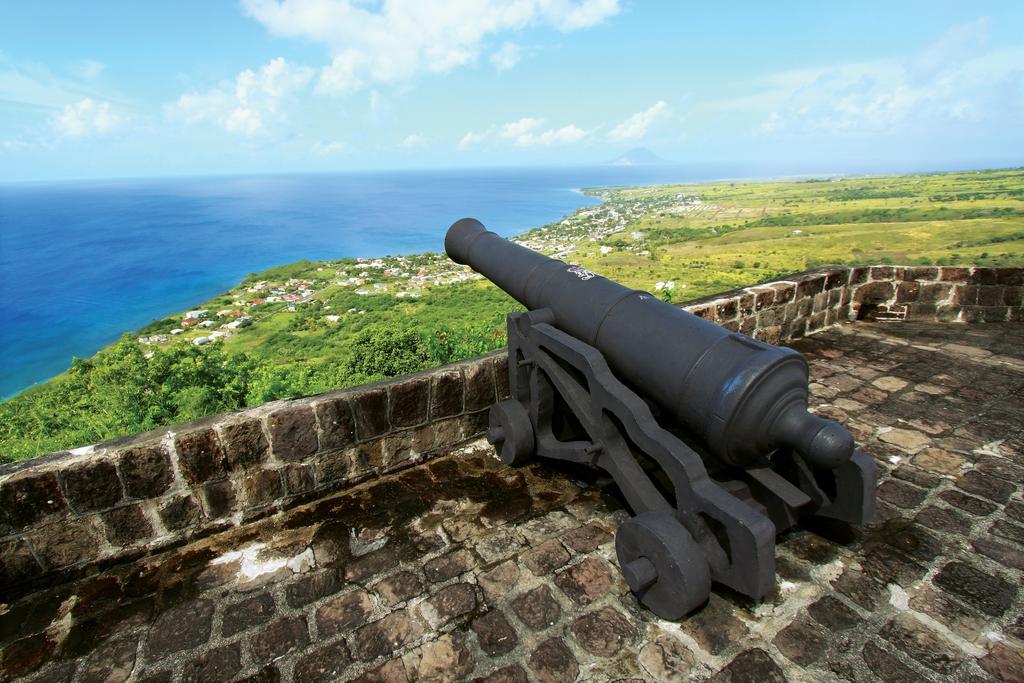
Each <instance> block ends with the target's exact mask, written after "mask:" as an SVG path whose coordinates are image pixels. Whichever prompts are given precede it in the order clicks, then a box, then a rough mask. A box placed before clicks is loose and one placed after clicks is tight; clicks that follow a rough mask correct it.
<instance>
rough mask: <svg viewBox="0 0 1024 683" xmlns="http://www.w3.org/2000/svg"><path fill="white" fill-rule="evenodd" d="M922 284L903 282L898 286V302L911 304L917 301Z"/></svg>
mask: <svg viewBox="0 0 1024 683" xmlns="http://www.w3.org/2000/svg"><path fill="white" fill-rule="evenodd" d="M920 293H921V285H920V283H917V282H901V283H899V285H898V286H897V287H896V303H898V304H909V303H913V302H915V301H917V297H918V294H920Z"/></svg>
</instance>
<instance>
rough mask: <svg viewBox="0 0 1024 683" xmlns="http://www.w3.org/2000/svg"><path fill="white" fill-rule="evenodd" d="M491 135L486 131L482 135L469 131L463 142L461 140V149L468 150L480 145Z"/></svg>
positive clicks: (463, 137)
mask: <svg viewBox="0 0 1024 683" xmlns="http://www.w3.org/2000/svg"><path fill="white" fill-rule="evenodd" d="M490 134H491V131H484V132H481V133H476V132H474V131H469V132H468V133H466V134H465V135H463V136H462V139H461V140H459V149H468V148H470V147H472V146H474V145H478V144H480V143H481V142H483V141H484V140H486V139H487V138H488V136H489V135H490Z"/></svg>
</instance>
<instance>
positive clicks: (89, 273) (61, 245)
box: [0, 164, 805, 398]
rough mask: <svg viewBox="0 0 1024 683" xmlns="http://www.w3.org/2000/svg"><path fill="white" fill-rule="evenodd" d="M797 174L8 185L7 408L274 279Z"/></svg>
mask: <svg viewBox="0 0 1024 683" xmlns="http://www.w3.org/2000/svg"><path fill="white" fill-rule="evenodd" d="M800 172H805V170H801V169H779V168H772V169H768V168H764V167H760V168H758V167H750V166H739V165H724V164H723V165H710V164H708V165H699V166H697V165H695V166H632V167H631V166H588V167H580V168H570V167H547V168H515V169H508V168H506V169H475V170H430V171H404V172H374V173H369V172H368V173H335V174H310V175H277V176H246V177H200V178H169V179H153V180H117V181H103V182H95V181H90V182H85V181H82V182H61V183H20V184H0V397H4V398H7V397H10V396H12V395H14V394H16V393H17V392H19V391H22V390H23V389H25V388H27V387H29V386H31V385H33V384H35V383H37V382H40V381H44V380H46V379H48V378H50V377H52V376H54V375H56V374H58V373H60V372H62V371H64V370H65V369H67V368H68V366H69V365H70V361H71V357H72V356H79V357H88V356H90V355H91V354H93V353H95V352H96V351H97V350H98V349H100V348H102V347H103V346H105V345H107V344H109V343H110V342H112V341H114V340H116V339H117V338H118V337H119V336H120V335H121V334H122V333H124V332H126V331H130V330H134V329H137V328H139V327H141V326H143V325H145V324H147V323H149V322H150V321H152V320H155V319H158V318H161V317H164V316H166V315H169V314H171V313H174V312H176V311H181V310H185V309H188V308H189V307H191V306H194V305H196V304H199V303H201V302H202V301H203V300H205V299H207V298H209V297H211V296H213V295H215V294H218V293H220V292H223V291H225V290H227V289H229V288H230V287H231V286H233V285H235V284H236V283H238V282H239V281H240V280H241V279H242V278H244V277H245V276H246V275H247V274H248V273H250V272H258V271H261V270H264V269H266V268H268V267H270V266H274V265H280V264H284V263H289V262H292V261H297V260H300V259H305V258H308V259H334V258H342V257H358V256H383V255H385V254H402V253H415V252H422V251H442V250H443V238H444V233H445V230H447V228H448V226H449V225H450V224H451V223H452V222H454V221H455V220H457V219H459V218H462V217H465V216H473V217H476V218H479V219H480V220H481V221H483V223H484V224H485V225H487V226H488V228H490V229H491V230H494V231H495V232H498V233H499V234H502V235H506V236H508V235H512V234H516V233H519V232H523V231H525V230H527V229H529V228H532V227H536V226H539V225H543V224H545V223H549V222H552V221H555V220H558V219H559V218H561V217H562V216H564V215H566V214H569V213H571V212H572V211H573V210H575V209H577V208H580V207H583V206H587V205H591V204H594V203H596V202H597V200H595V199H594V198H592V197H588V196H585V195H583V194H581V193H580V192H579V191H578V189H577V188H582V187H594V186H622V185H645V184H653V183H666V182H690V181H700V180H713V179H721V178H738V177H766V176H769V175H781V174H793V173H800Z"/></svg>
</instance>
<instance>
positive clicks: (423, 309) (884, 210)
mask: <svg viewBox="0 0 1024 683" xmlns="http://www.w3.org/2000/svg"><path fill="white" fill-rule="evenodd" d="M588 193H590V194H593V195H596V196H599V197H601V198H602V199H603V200H604V202H603V204H601V205H599V206H595V207H589V208H586V209H581V210H579V211H577V212H575V213H574V214H573V215H571V216H568V217H566V218H565V219H564V220H562V221H560V222H558V223H554V224H551V225H547V226H544V227H541V228H537V229H535V230H532V231H530V232H528V233H526V234H525V235H522V236H520V237H519V238H518V241H519V242H521V243H522V244H524V245H526V246H529V247H531V248H534V249H537V250H539V251H542V252H544V253H547V254H550V255H553V256H555V257H557V258H560V259H563V260H566V261H569V262H573V263H579V264H581V265H583V266H586V267H587V268H590V269H592V270H594V271H596V272H598V273H601V274H602V275H606V276H607V277H610V278H612V279H615V280H618V281H620V282H622V283H623V284H626V285H627V286H630V287H635V288H638V289H645V290H649V291H652V292H656V293H657V294H658V295H659V296H661V297H662V298H664V299H666V300H669V301H676V302H678V301H683V300H686V299H693V298H697V297H700V296H704V295H707V294H711V293H714V292H718V291H723V290H726V289H732V288H735V287H739V286H744V285H749V284H753V283H756V282H759V281H763V280H768V279H772V278H776V277H778V276H780V275H784V274H787V273H792V272H796V271H801V270H805V269H808V268H812V267H816V266H819V265H824V264H827V263H879V262H881V263H913V264H954V263H955V264H983V265H1024V170H1005V171H986V172H969V173H950V174H935V175H919V176H900V177H872V178H847V179H830V180H804V181H799V182H759V183H745V182H735V183H730V182H719V183H712V184H702V185H673V186H655V187H643V188H631V189H591V190H588ZM480 218H481V219H482V220H483V221H484V222H485V223H486V216H480ZM518 309H519V306H518V304H516V303H515V302H514V301H512V300H511V299H510V298H509V297H508V296H507V295H505V294H504V293H503V292H501V291H500V290H498V289H497V288H495V287H494V286H492V285H491V284H490V283H488V282H487V281H485V280H482V279H481V278H480V277H479V276H477V275H475V274H473V273H472V272H471V271H469V270H468V269H466V268H463V267H461V266H457V265H455V264H453V263H451V262H450V261H449V260H448V259H447V258H446V257H444V256H443V255H440V254H418V255H412V256H398V257H393V256H385V257H381V258H379V259H359V260H356V259H343V260H338V261H321V262H312V261H302V262H299V263H294V264H290V265H284V266H280V267H277V268H272V269H270V270H268V271H265V272H263V273H259V274H254V275H252V276H250V277H249V278H247V279H246V280H245V281H244V282H242V283H240V284H239V285H238V286H236V287H234V288H233V289H231V290H230V291H228V292H225V293H224V294H222V295H220V296H217V297H215V298H213V299H211V300H209V301H206V302H203V303H202V304H200V305H197V306H195V307H193V309H192V310H191V311H183V312H180V313H177V314H174V315H171V316H168V317H166V318H164V319H161V320H158V321H155V322H153V323H152V324H150V325H148V326H146V327H145V328H143V329H142V330H139V331H137V332H136V333H134V334H131V335H126V336H125V337H124V338H123V339H122V340H121V341H119V342H118V343H117V344H114V345H112V346H110V347H108V348H107V349H104V350H103V351H101V352H99V353H98V354H96V355H95V356H94V357H93V358H91V359H88V360H84V361H82V360H75V361H74V362H73V365H72V368H71V369H70V370H69V371H68V372H66V373H64V374H63V375H61V376H60V377H57V378H55V379H53V380H51V381H50V382H48V383H46V384H44V385H41V386H39V387H36V388H34V389H32V390H29V391H27V392H25V393H23V394H21V395H19V396H17V397H15V398H13V399H11V400H9V401H7V402H5V403H3V404H0V459H17V458H24V457H31V456H33V455H36V454H39V453H43V452H46V451H52V450H58V449H63V448H70V447H75V446H80V445H83V444H86V443H92V442H95V441H99V440H102V439H107V438H111V437H115V436H118V435H122V434H127V433H132V432H136V431H141V430H144V429H151V428H155V427H158V426H161V425H166V424H172V423H175V422H180V421H183V420H188V419H194V418H198V417H202V416H204V415H208V414H211V413H215V412H220V411H225V410H230V409H234V408H237V407H241V406H243V405H253V404H258V403H261V402H264V401H268V400H272V399H276V398H282V397H288V396H298V395H308V394H314V393H319V392H323V391H327V390H329V389H334V388H338V387H342V386H348V385H354V384H358V383H362V382H366V381H369V380H372V379H376V378H380V377H384V376H391V375H396V374H403V373H405V372H410V371H413V370H416V369H419V368H422V367H427V366H430V365H434V364H438V363H444V362H448V361H451V360H456V359H460V358H466V357H470V356H473V355H476V354H479V353H482V352H485V351H488V350H491V349H495V348H500V347H501V346H503V345H504V343H505V342H504V316H505V314H506V313H507V312H509V311H511V310H518Z"/></svg>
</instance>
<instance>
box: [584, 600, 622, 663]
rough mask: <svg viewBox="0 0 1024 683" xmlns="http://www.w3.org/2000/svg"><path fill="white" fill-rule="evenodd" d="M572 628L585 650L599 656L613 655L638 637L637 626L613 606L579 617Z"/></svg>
mask: <svg viewBox="0 0 1024 683" xmlns="http://www.w3.org/2000/svg"><path fill="white" fill-rule="evenodd" d="M570 630H571V631H572V634H573V636H575V638H576V641H577V642H578V643H579V644H580V646H581V647H582V648H583V649H584V650H586V651H587V652H589V653H590V654H592V655H597V656H598V657H612V656H614V655H616V654H618V652H619V651H620V650H622V648H624V647H627V646H628V645H629V644H630V643H631V642H632V641H633V639H634V638H636V628H634V626H633V625H632V624H631V623H630V622H629V620H628V619H626V617H624V616H623V615H622V613H621V612H619V611H618V610H616V609H613V608H611V607H602V608H600V609H598V610H595V611H593V612H588V613H586V614H584V615H582V616H580V617H578V618H577V619H576V620H575V621H574V622H573V623H572V625H571V626H570Z"/></svg>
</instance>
